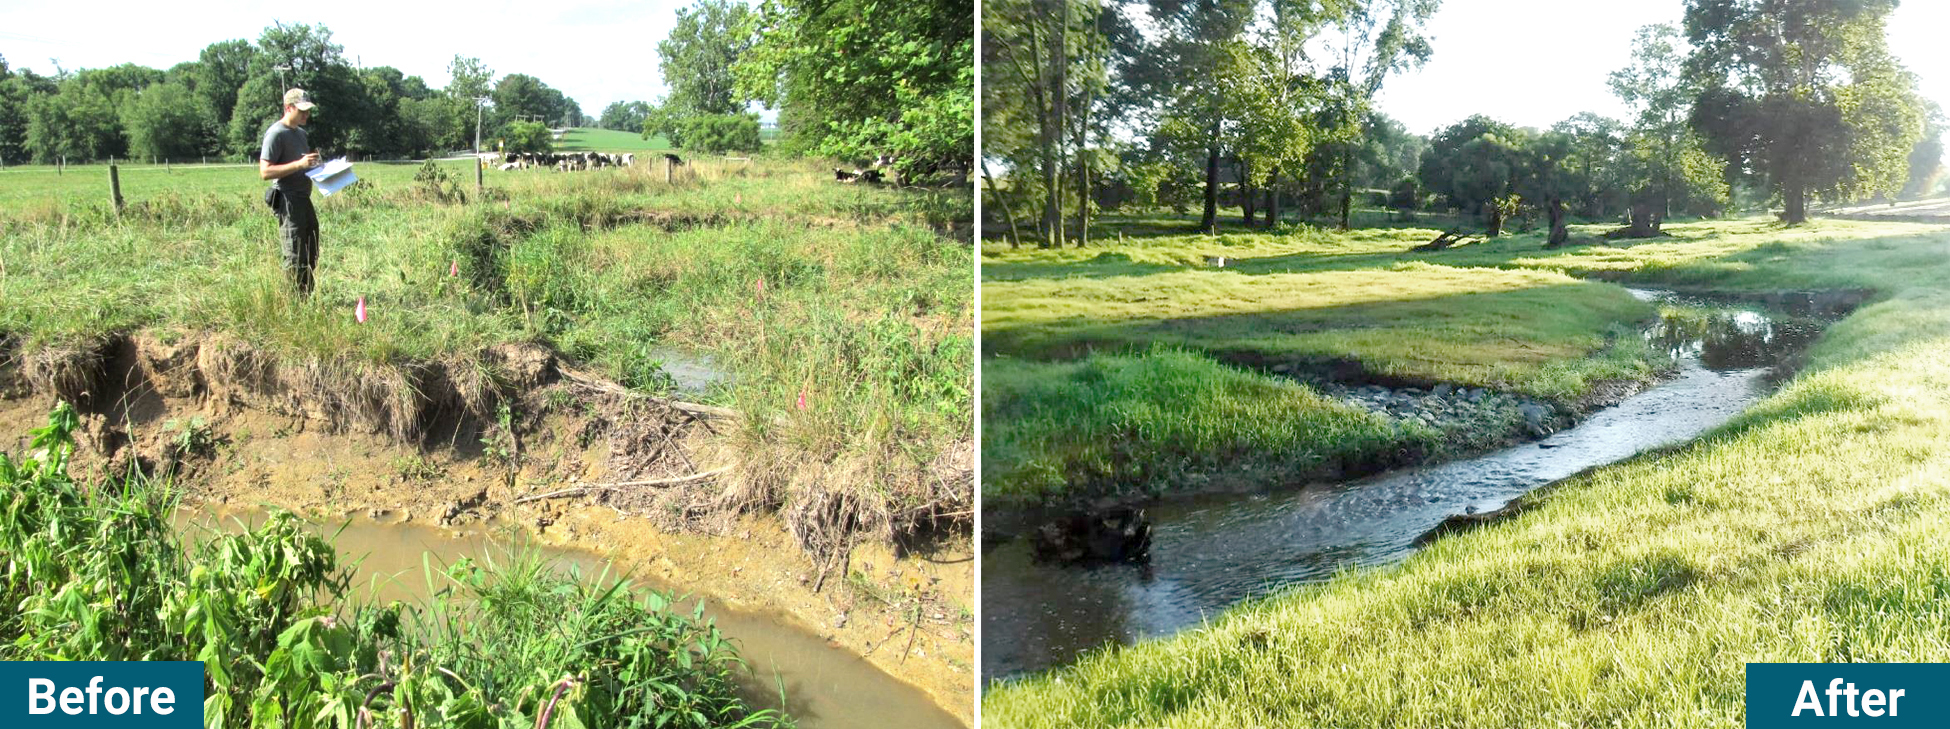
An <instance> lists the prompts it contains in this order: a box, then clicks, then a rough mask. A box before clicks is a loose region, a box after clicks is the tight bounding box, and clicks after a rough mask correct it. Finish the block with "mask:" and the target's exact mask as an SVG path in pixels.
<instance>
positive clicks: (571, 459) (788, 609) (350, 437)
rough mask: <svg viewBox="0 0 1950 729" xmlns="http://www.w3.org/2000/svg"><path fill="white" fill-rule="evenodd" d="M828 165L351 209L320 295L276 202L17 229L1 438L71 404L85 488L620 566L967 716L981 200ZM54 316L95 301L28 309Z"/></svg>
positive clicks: (328, 209) (203, 205)
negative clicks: (158, 494)
mask: <svg viewBox="0 0 1950 729" xmlns="http://www.w3.org/2000/svg"><path fill="white" fill-rule="evenodd" d="M802 168H805V169H802ZM807 169H810V168H806V166H805V165H793V164H778V163H765V164H741V165H735V166H734V165H711V166H700V169H699V171H698V172H697V173H696V174H694V175H692V176H690V177H688V178H687V179H684V180H680V181H679V182H678V183H677V184H663V183H661V182H657V181H654V180H652V179H650V178H649V176H647V175H642V174H636V173H633V172H631V171H628V170H619V171H605V172H603V173H601V174H594V175H587V176H574V177H554V178H551V177H545V176H540V177H526V178H519V179H516V178H510V179H509V180H507V181H506V182H507V186H506V187H505V188H502V187H494V188H490V189H489V190H488V192H489V193H491V194H486V195H482V196H479V198H480V199H476V200H473V201H472V202H469V203H460V202H458V201H456V200H451V199H445V198H442V199H432V198H428V197H427V196H425V195H424V194H422V191H419V190H417V189H416V188H412V187H401V186H388V185H378V186H374V187H372V188H369V189H364V188H362V189H354V190H350V191H347V192H346V193H342V194H341V195H338V196H334V197H333V198H331V199H329V200H326V201H324V202H323V203H322V204H321V206H320V210H321V215H322V216H324V217H326V218H327V220H328V221H332V222H333V223H335V225H336V227H335V228H334V235H333V236H332V237H331V238H330V239H331V240H333V243H331V244H328V246H327V251H326V263H325V265H324V267H323V268H322V269H321V278H320V282H319V290H318V293H317V294H315V295H314V296H313V297H312V298H311V299H310V300H308V301H296V300H293V299H291V298H290V296H289V294H288V293H287V292H286V291H285V290H284V289H283V287H282V285H281V284H282V282H281V281H280V280H279V278H278V270H277V268H276V263H275V261H274V260H273V258H274V257H273V256H270V255H267V254H266V251H264V250H263V247H262V243H263V241H264V240H268V239H269V238H268V237H267V236H270V235H271V233H270V231H269V230H268V228H266V227H265V226H266V225H267V222H266V221H265V220H264V219H263V218H262V216H261V213H262V210H261V209H251V208H249V207H237V206H232V205H226V204H222V200H223V199H225V198H224V197H223V196H220V195H209V196H207V198H208V200H207V201H205V202H198V201H199V200H204V198H205V196H201V195H197V194H195V193H185V194H184V195H182V196H181V197H180V198H161V200H176V201H177V202H176V204H170V205H164V204H161V203H158V204H154V205H149V206H144V207H141V208H140V209H138V208H136V207H133V206H132V207H131V208H130V211H126V212H125V213H124V214H123V215H122V216H119V217H117V216H113V215H96V214H95V213H97V212H99V211H98V210H96V206H95V205H93V204H91V203H80V202H76V203H72V204H69V205H64V206H48V207H31V206H30V207H29V208H25V209H22V210H17V211H12V212H10V213H9V214H7V215H5V216H0V260H4V261H5V264H4V265H5V266H6V269H5V275H0V298H6V299H8V300H10V301H21V302H24V303H23V305H22V306H19V307H13V308H11V309H10V310H8V311H5V312H0V330H4V331H6V332H8V333H7V334H5V335H0V424H9V423H10V424H12V425H13V426H15V427H14V432H16V433H21V432H26V428H27V427H29V426H31V425H33V424H34V423H38V422H40V421H41V420H43V419H44V418H45V417H46V414H47V412H48V408H50V407H51V406H52V405H53V404H54V403H55V402H58V401H65V402H71V403H73V404H74V405H75V406H76V408H77V409H78V410H79V411H80V413H81V419H82V422H81V426H80V428H79V430H78V432H77V434H76V436H77V440H78V441H79V442H80V449H79V453H78V455H77V459H76V465H77V467H78V468H80V469H82V471H84V472H86V473H88V474H92V475H94V476H97V477H100V476H107V475H126V474H128V473H130V472H137V473H142V474H148V475H151V476H158V477H166V478H169V479H171V480H173V482H174V483H177V484H179V485H180V486H181V488H182V489H183V491H184V492H185V498H186V501H188V502H189V503H192V504H198V505H199V507H198V508H206V509H221V508H226V505H231V506H234V505H240V504H269V505H274V506H279V507H284V508H291V509H296V510H299V511H301V512H302V513H306V514H311V515H314V516H315V517H318V516H322V517H324V518H347V517H353V516H356V517H358V518H362V519H363V518H372V519H376V520H379V521H381V522H386V523H391V522H411V523H413V524H416V525H425V526H431V527H439V528H442V529H445V530H449V531H451V532H453V533H456V534H460V533H483V532H493V533H497V534H499V533H503V532H507V531H510V530H513V531H515V532H517V533H525V534H529V535H533V536H538V537H540V538H542V539H544V540H547V541H549V542H551V543H556V544H561V545H564V546H572V547H576V548H582V549H589V550H593V551H595V552H597V553H600V554H607V555H610V556H612V557H616V558H618V559H619V560H621V562H622V563H624V564H627V565H631V567H632V569H636V568H641V569H644V570H647V571H649V572H651V573H654V574H657V575H660V576H661V577H663V578H664V579H666V580H668V582H669V583H670V584H674V585H680V586H683V587H684V589H696V590H698V591H699V592H701V593H704V594H705V595H707V596H709V597H712V598H715V599H717V600H720V601H728V602H731V603H733V604H740V605H744V606H747V607H751V608H754V609H759V610H765V611H776V612H777V613H780V614H784V615H789V616H790V621H791V622H793V623H795V624H797V625H800V626H802V627H804V628H805V629H807V630H811V631H816V632H817V634H818V635H819V636H820V637H822V638H824V639H826V640H828V641H830V642H831V643H832V644H834V645H839V646H844V647H845V648H846V649H847V650H849V651H852V652H853V653H855V654H858V655H864V656H866V657H867V659H868V660H869V661H870V662H872V663H873V664H874V665H876V666H878V667H879V668H880V669H881V670H884V671H887V672H889V673H892V674H895V675H897V676H900V677H901V678H903V679H905V680H907V681H910V682H912V683H914V684H916V685H918V686H920V687H922V688H923V689H925V690H927V691H928V692H929V693H930V695H931V696H932V697H933V699H934V700H935V701H936V702H937V703H938V704H939V705H940V706H942V707H945V708H946V709H947V710H948V711H950V712H951V713H953V714H956V715H959V716H961V717H962V718H963V719H964V720H965V719H967V718H968V714H969V711H968V708H967V707H968V705H969V701H968V696H969V691H970V687H969V681H968V676H969V675H970V674H971V673H972V667H971V665H970V664H971V663H972V638H973V634H972V605H970V604H969V600H970V597H969V596H970V595H972V594H973V582H972V580H973V577H972V565H971V564H970V563H969V558H968V557H967V552H968V550H969V548H970V547H969V536H968V534H969V531H970V526H971V525H972V522H973V483H972V480H973V479H972V472H973V456H972V447H973V446H972V435H971V434H970V431H971V430H972V423H971V422H969V418H968V410H969V408H970V403H969V399H970V397H971V393H972V362H971V358H970V356H969V353H968V336H969V335H968V333H967V332H966V327H965V322H966V321H967V319H968V317H969V316H970V314H971V310H972V299H973V295H972V291H970V290H968V283H967V281H968V279H967V271H968V255H969V251H968V248H967V246H966V245H965V243H963V242H961V241H958V240H957V239H956V237H955V236H957V235H961V234H965V233H966V226H965V223H963V224H957V223H955V222H954V221H955V220H956V219H957V216H958V215H962V216H965V212H966V210H965V206H966V204H967V198H966V196H965V195H960V196H957V194H956V193H954V192H953V191H947V190H932V189H914V190H894V189H880V188H866V187H858V186H840V185H836V184H833V183H830V182H826V181H824V180H820V179H819V178H818V177H817V176H813V175H810V174H809V173H807ZM387 171H388V170H387V169H386V168H385V167H383V166H382V167H379V168H377V169H376V172H378V173H382V174H383V173H385V172H387ZM378 176H379V175H375V177H378ZM958 210H959V211H960V212H957V211H958ZM145 247H154V248H155V250H147V249H146V248H145ZM136 251H140V256H139V259H137V260H141V261H143V262H144V264H143V265H141V266H129V265H127V261H129V260H131V256H132V255H134V252H136ZM77 274H80V275H82V276H85V277H93V278H90V279H89V281H94V282H100V281H105V282H106V284H105V285H100V286H96V285H94V284H93V283H88V282H77V281H76V280H75V277H76V275H77ZM49 291H52V292H63V291H79V292H82V293H80V294H78V295H82V296H94V297H96V298H95V299H93V300H92V301H91V302H90V303H91V305H90V306H88V307H84V308H76V307H66V306H52V305H42V304H43V303H44V302H46V301H48V299H47V298H46V297H40V298H36V297H35V296H31V295H27V294H31V293H32V292H49ZM355 300H357V301H359V302H360V303H361V305H362V306H361V308H362V310H363V311H364V312H366V313H368V314H369V318H368V317H361V318H358V319H356V320H355V319H354V317H353V316H352V315H351V312H352V311H353V309H352V303H353V302H354V301H355Z"/></svg>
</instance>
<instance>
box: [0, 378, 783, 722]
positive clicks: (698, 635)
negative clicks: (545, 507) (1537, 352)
mask: <svg viewBox="0 0 1950 729" xmlns="http://www.w3.org/2000/svg"><path fill="white" fill-rule="evenodd" d="M76 425H77V417H76V415H75V413H74V411H73V409H71V408H70V407H68V406H67V405H65V404H63V405H61V406H59V407H58V408H57V409H56V410H55V411H54V413H53V414H52V416H51V417H50V420H49V424H48V425H47V426H46V427H44V428H41V429H37V430H36V431H35V432H34V434H33V440H32V442H31V445H30V448H32V449H35V451H36V452H37V455H35V456H31V457H28V458H24V459H20V460H15V459H14V458H13V457H11V456H7V455H4V454H0V519H4V521H0V555H4V557H5V560H6V563H5V573H4V578H5V580H4V583H0V596H3V597H4V598H5V599H6V600H7V603H6V604H8V605H9V606H17V608H18V609H15V610H9V611H6V612H5V613H4V614H3V615H0V659H5V660H200V661H204V662H205V671H206V673H205V681H206V687H205V689H206V690H205V697H206V698H205V701H204V716H205V723H206V725H207V726H212V727H243V726H252V727H269V726H275V727H294V728H304V727H333V728H334V729H353V728H354V727H367V726H389V727H411V726H420V727H487V726H523V727H529V726H534V727H541V726H555V727H567V726H617V727H727V726H780V725H787V724H788V723H789V722H788V720H787V719H786V718H785V717H784V716H782V715H780V714H778V713H777V712H774V711H771V710H762V711H755V710H753V709H752V708H751V707H749V706H747V705H746V704H745V703H744V702H743V700H741V699H740V698H738V696H737V694H736V691H735V685H734V679H735V675H736V673H737V672H738V671H739V670H741V669H742V665H743V664H742V662H741V661H740V660H739V658H738V656H737V652H736V650H735V648H734V647H733V646H732V645H731V643H730V642H729V641H728V640H727V639H726V638H725V637H724V636H723V635H722V634H720V633H719V632H718V631H717V629H716V628H715V627H713V626H712V625H711V623H710V621H708V620H706V619H704V617H703V612H702V611H703V607H702V605H700V606H699V607H698V608H697V609H696V610H695V611H693V612H691V613H688V614H685V613H679V612H675V611H674V610H673V609H672V603H673V597H672V596H670V595H668V594H664V593H659V592H656V591H644V590H639V589H637V588H634V587H632V586H630V585H629V584H628V583H626V582H621V581H607V580H602V579H598V580H595V581H586V580H583V579H581V578H580V577H579V576H577V575H574V574H568V575H564V574H561V573H558V572H556V571H554V570H552V569H550V568H549V566H548V565H547V564H546V563H544V562H542V561H541V560H539V559H536V558H533V557H528V558H517V559H515V560H514V561H512V562H510V563H508V564H494V563H489V564H476V563H473V562H470V561H461V562H457V563H455V564H453V565H450V566H448V567H447V568H446V569H445V570H443V571H440V572H438V573H434V572H433V571H431V570H430V571H429V579H430V580H439V581H440V583H441V584H437V585H430V586H429V588H430V589H429V592H431V594H432V595H433V597H432V598H430V599H429V600H428V601H427V602H425V603H421V604H406V603H400V602H392V603H389V604H386V605H371V604H360V603H358V602H356V601H351V600H349V599H348V584H349V577H348V573H347V571H346V570H345V569H344V568H343V567H342V565H341V563H340V561H339V556H338V554H337V553H336V551H335V550H334V549H333V548H332V546H331V544H330V542H329V541H328V540H326V539H325V538H322V537H319V536H317V535H316V534H315V533H314V532H313V531H312V530H310V529H307V528H306V527H305V526H304V524H303V523H302V522H300V521H299V520H298V519H297V518H296V517H294V516H292V515H291V514H289V513H287V512H273V513H272V515H271V516H270V518H269V519H267V520H266V521H265V522H264V524H262V525H261V526H259V527H257V528H255V529H253V530H250V531H248V532H245V533H240V534H232V533H222V532H216V533H215V534H214V535H213V536H211V537H209V538H207V539H201V540H186V539H185V537H184V536H183V535H182V534H180V533H177V532H175V531H173V530H172V529H171V526H170V515H171V514H172V513H173V512H174V511H175V508H176V497H175V495H174V492H173V491H171V490H170V489H169V488H168V487H167V486H165V485H161V484H155V483H150V482H148V481H145V480H143V479H140V478H130V479H127V480H121V481H106V482H101V483H92V484H86V483H77V482H75V481H73V480H72V479H71V478H70V477H69V476H68V473H67V468H66V466H67V459H68V456H69V454H70V453H72V451H73V440H72V435H71V434H72V432H73V430H74V428H75V427H76ZM436 574H437V576H436Z"/></svg>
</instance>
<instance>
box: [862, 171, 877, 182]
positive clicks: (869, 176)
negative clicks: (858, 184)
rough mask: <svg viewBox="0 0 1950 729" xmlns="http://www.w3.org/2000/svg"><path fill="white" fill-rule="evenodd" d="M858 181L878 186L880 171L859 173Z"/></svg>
mask: <svg viewBox="0 0 1950 729" xmlns="http://www.w3.org/2000/svg"><path fill="white" fill-rule="evenodd" d="M860 179H861V180H862V181H864V182H871V183H873V184H876V185H878V184H880V170H867V171H865V172H862V173H860Z"/></svg>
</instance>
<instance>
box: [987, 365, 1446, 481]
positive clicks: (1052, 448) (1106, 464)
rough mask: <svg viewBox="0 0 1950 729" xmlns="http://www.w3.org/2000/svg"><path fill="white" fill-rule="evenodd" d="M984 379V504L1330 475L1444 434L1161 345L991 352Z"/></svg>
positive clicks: (1387, 458)
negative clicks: (1092, 351) (1139, 350)
mask: <svg viewBox="0 0 1950 729" xmlns="http://www.w3.org/2000/svg"><path fill="white" fill-rule="evenodd" d="M982 382H983V386H982V390H983V392H982V418H983V429H984V435H983V439H982V459H983V461H982V462H983V466H984V468H985V470H984V472H983V482H984V487H983V494H982V495H983V498H984V501H983V504H984V506H985V507H986V508H1010V507H1013V506H1022V505H1033V504H1037V503H1041V502H1048V501H1060V500H1062V499H1064V498H1069V497H1073V496H1080V495H1094V494H1132V493H1137V494H1145V493H1150V494H1157V493H1161V492H1164V491H1167V490H1173V489H1193V490H1196V489H1199V488H1203V487H1206V486H1209V485H1211V484H1210V483H1209V481H1210V480H1211V479H1213V478H1215V477H1218V478H1230V479H1246V478H1250V479H1253V480H1256V481H1259V482H1264V483H1277V482H1286V481H1292V480H1304V479H1307V478H1315V479H1318V478H1323V477H1332V476H1333V474H1338V473H1340V472H1342V471H1343V470H1348V471H1360V470H1364V469H1365V470H1375V469H1378V468H1379V467H1381V466H1383V465H1386V464H1388V463H1390V462H1402V461H1406V460H1407V451H1411V450H1423V451H1426V450H1432V449H1434V448H1436V447H1438V445H1439V442H1440V433H1438V432H1437V431H1436V430H1435V429H1433V428H1429V427H1425V426H1423V425H1422V424H1420V423H1415V424H1413V425H1410V424H1396V423H1393V422H1390V421H1389V419H1388V418H1387V417H1385V416H1382V415H1378V414H1375V413H1371V412H1368V411H1366V410H1362V409H1360V408H1356V407H1354V406H1350V405H1347V404H1345V403H1341V402H1339V401H1336V400H1333V399H1331V398H1328V397H1326V396H1323V395H1321V394H1319V393H1318V392H1316V391H1314V390H1313V389H1311V388H1308V387H1306V386H1304V385H1300V384H1298V383H1294V382H1291V381H1281V380H1276V379H1272V378H1267V377H1262V376H1258V375H1254V374H1250V373H1246V372H1241V371H1239V370H1236V369H1232V368H1229V367H1226V366H1224V365H1221V364H1219V363H1217V362H1214V361H1212V360H1211V359H1209V358H1206V357H1203V356H1200V355H1198V354H1196V353H1192V352H1184V351H1176V350H1170V349H1164V348H1160V349H1156V350H1153V351H1150V352H1146V353H1143V354H1139V355H1132V356H1117V355H1102V356H1094V357H1089V358H1087V359H1084V360H1081V361H1078V362H1070V363H1034V362H1025V361H1021V360H1015V359H1007V358H1004V359H992V360H989V361H988V362H987V363H985V365H984V367H983V370H982ZM1233 485H1235V486H1244V485H1250V484H1249V483H1235V484H1233Z"/></svg>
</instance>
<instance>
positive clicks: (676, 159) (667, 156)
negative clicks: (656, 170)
mask: <svg viewBox="0 0 1950 729" xmlns="http://www.w3.org/2000/svg"><path fill="white" fill-rule="evenodd" d="M664 159H665V160H667V161H669V162H670V163H671V164H673V165H682V164H684V158H683V157H679V156H677V155H674V154H671V153H669V152H665V153H664Z"/></svg>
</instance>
